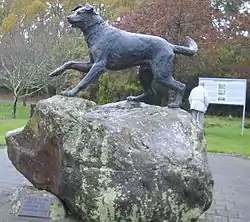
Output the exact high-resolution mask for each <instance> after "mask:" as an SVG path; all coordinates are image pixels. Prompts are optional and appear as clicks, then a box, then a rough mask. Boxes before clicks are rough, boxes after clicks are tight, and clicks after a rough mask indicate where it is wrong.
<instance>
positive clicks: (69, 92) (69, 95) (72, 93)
mask: <svg viewBox="0 0 250 222" xmlns="http://www.w3.org/2000/svg"><path fill="white" fill-rule="evenodd" d="M60 95H61V96H66V97H75V96H76V93H75V92H73V91H72V90H70V91H62V92H61V93H60Z"/></svg>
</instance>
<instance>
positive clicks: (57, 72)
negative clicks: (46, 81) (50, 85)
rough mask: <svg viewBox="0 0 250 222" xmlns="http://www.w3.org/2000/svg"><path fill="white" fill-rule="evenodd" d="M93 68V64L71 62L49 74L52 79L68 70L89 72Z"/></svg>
mask: <svg viewBox="0 0 250 222" xmlns="http://www.w3.org/2000/svg"><path fill="white" fill-rule="evenodd" d="M92 66H93V63H92V62H79V61H69V62H66V63H64V64H63V65H62V66H60V67H59V68H57V69H56V70H55V71H53V72H51V73H50V74H49V76H50V77H54V76H59V75H61V74H62V73H63V72H64V71H65V70H67V69H74V70H77V71H80V72H84V73H86V72H88V71H89V70H90V69H91V67H92Z"/></svg>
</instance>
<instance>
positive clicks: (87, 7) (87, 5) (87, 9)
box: [84, 3, 94, 12]
mask: <svg viewBox="0 0 250 222" xmlns="http://www.w3.org/2000/svg"><path fill="white" fill-rule="evenodd" d="M84 8H85V10H86V11H89V12H93V11H94V7H93V6H92V5H90V4H89V3H86V4H85V5H84Z"/></svg>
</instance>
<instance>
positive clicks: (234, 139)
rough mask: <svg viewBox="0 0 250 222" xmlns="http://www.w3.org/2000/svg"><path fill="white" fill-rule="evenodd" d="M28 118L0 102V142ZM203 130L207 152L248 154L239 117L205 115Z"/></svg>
mask: <svg viewBox="0 0 250 222" xmlns="http://www.w3.org/2000/svg"><path fill="white" fill-rule="evenodd" d="M28 118H29V107H23V106H20V105H19V106H18V107H17V118H16V119H15V120H12V119H11V104H9V103H0V144H4V143H5V139H4V134H5V133H6V132H7V131H9V130H13V129H16V128H19V127H22V126H24V125H25V124H26V123H27V120H28ZM248 121H249V120H248ZM205 132H206V134H205V136H206V139H207V145H208V151H209V152H216V153H219V152H220V153H237V154H242V155H247V156H250V129H245V131H244V136H241V119H240V118H226V117H224V118H223V117H206V119H205Z"/></svg>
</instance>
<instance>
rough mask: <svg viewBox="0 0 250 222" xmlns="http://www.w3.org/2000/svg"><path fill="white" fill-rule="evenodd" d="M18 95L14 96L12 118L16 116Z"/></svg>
mask: <svg viewBox="0 0 250 222" xmlns="http://www.w3.org/2000/svg"><path fill="white" fill-rule="evenodd" d="M17 101H18V97H16V96H14V101H13V105H12V118H13V119H15V118H16V105H17Z"/></svg>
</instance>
